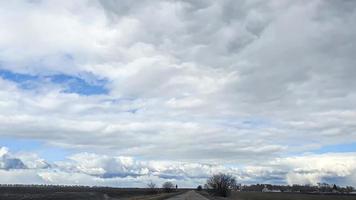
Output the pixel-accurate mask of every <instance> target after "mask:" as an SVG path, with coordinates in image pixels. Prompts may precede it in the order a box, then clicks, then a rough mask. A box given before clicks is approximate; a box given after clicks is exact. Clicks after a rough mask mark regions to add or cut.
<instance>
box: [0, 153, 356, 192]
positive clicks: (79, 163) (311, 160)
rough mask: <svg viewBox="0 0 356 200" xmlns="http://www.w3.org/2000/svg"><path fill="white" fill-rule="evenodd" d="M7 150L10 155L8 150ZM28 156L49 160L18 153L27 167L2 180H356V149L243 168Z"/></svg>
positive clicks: (85, 156)
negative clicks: (225, 177) (226, 176)
mask: <svg viewBox="0 0 356 200" xmlns="http://www.w3.org/2000/svg"><path fill="white" fill-rule="evenodd" d="M2 150H4V148H2ZM6 154H9V153H8V151H7V152H6ZM29 158H34V159H33V160H34V161H32V163H39V162H38V161H41V163H47V162H46V161H45V160H44V159H41V158H39V157H38V156H37V155H36V154H27V156H26V155H23V154H22V155H20V156H19V157H13V159H18V160H19V161H20V162H23V163H25V164H26V165H27V166H26V167H28V168H26V169H7V170H6V171H5V170H0V174H2V175H3V176H2V177H5V178H4V179H2V182H3V183H6V182H10V183H44V184H69V185H71V184H81V185H108V186H126V187H128V186H132V187H144V186H145V185H146V184H147V183H148V182H149V181H150V180H152V181H155V182H156V183H157V184H162V183H163V182H165V181H167V180H170V181H174V182H175V183H178V184H179V185H180V186H181V187H195V186H196V185H198V184H203V183H205V181H206V179H207V178H208V177H209V176H211V175H212V174H216V173H220V172H224V173H229V174H232V175H234V176H236V177H237V180H238V182H240V183H244V184H249V183H275V184H281V183H282V184H314V185H316V184H317V183H318V182H329V183H336V184H341V185H355V184H356V182H355V179H354V174H355V171H356V168H355V166H356V165H355V164H356V155H355V153H332V154H330V153H328V154H310V155H302V156H289V157H284V158H277V159H273V160H272V161H267V162H264V163H259V164H254V165H247V166H241V167H236V166H230V167H227V166H223V165H219V164H203V163H194V162H172V161H153V160H152V161H139V160H135V159H133V158H132V157H122V156H108V155H102V154H93V153H79V154H75V155H71V156H70V157H68V159H67V160H64V161H60V162H55V163H52V164H50V165H49V164H47V165H46V167H43V165H38V164H37V165H34V164H32V165H31V162H30V161H29ZM20 159H21V160H20ZM26 177H28V179H26ZM31 181H33V182H31Z"/></svg>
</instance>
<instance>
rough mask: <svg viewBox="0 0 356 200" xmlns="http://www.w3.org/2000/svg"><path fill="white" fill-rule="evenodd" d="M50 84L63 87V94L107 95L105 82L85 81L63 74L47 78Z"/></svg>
mask: <svg viewBox="0 0 356 200" xmlns="http://www.w3.org/2000/svg"><path fill="white" fill-rule="evenodd" d="M48 78H49V79H50V80H51V82H52V83H56V84H61V85H65V89H64V90H63V92H66V93H77V94H81V95H100V94H107V93H108V92H109V91H108V89H107V88H105V84H106V83H107V81H106V80H95V81H93V82H89V81H86V80H84V79H82V78H79V77H74V76H69V75H65V74H57V75H52V76H48Z"/></svg>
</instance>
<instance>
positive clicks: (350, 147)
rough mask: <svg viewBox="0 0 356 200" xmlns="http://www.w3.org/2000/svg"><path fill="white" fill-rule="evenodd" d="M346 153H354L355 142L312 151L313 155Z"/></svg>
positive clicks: (355, 149)
mask: <svg viewBox="0 0 356 200" xmlns="http://www.w3.org/2000/svg"><path fill="white" fill-rule="evenodd" d="M347 152H356V142H353V143H347V144H337V145H327V146H323V147H321V148H319V149H317V150H315V151H313V153H318V154H323V153H347Z"/></svg>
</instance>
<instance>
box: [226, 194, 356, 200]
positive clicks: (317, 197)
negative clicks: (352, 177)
mask: <svg viewBox="0 0 356 200" xmlns="http://www.w3.org/2000/svg"><path fill="white" fill-rule="evenodd" d="M224 199H225V198H224ZM226 199H228V200H356V196H355V195H336V194H325V195H322V194H298V193H265V192H233V193H232V194H231V196H230V197H228V198H226Z"/></svg>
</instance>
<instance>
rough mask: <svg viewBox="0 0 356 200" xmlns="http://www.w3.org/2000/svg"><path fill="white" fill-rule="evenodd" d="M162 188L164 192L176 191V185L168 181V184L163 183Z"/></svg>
mask: <svg viewBox="0 0 356 200" xmlns="http://www.w3.org/2000/svg"><path fill="white" fill-rule="evenodd" d="M162 188H163V191H164V192H172V191H173V189H174V185H173V183H172V182H169V181H168V182H165V183H163V185H162Z"/></svg>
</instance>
